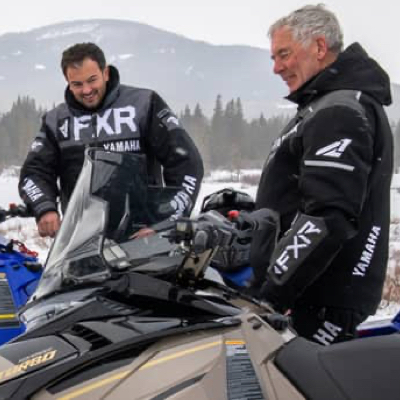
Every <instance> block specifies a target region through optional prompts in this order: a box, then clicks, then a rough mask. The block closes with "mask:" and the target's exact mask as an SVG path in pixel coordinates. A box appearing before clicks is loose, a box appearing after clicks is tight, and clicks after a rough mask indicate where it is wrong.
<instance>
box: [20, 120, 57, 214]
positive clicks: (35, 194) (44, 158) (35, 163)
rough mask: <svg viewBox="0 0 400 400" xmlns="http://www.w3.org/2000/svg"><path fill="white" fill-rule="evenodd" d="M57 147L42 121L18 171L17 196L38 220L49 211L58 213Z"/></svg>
mask: <svg viewBox="0 0 400 400" xmlns="http://www.w3.org/2000/svg"><path fill="white" fill-rule="evenodd" d="M58 162H59V147H58V145H57V142H56V140H55V136H54V135H53V133H52V132H50V131H49V128H48V126H47V125H46V123H45V117H43V120H42V126H41V129H40V131H39V133H38V134H37V135H36V137H35V139H34V140H33V143H32V145H31V148H30V150H29V153H28V155H27V157H26V159H25V162H24V164H23V166H22V168H21V174H20V179H19V184H18V188H19V194H20V196H21V198H22V200H23V201H24V202H25V204H26V205H27V206H28V208H29V209H31V210H32V211H33V213H34V215H35V217H36V219H39V218H40V217H41V216H42V215H43V214H44V213H46V212H48V211H57V196H58V187H57V178H58V172H57V171H58Z"/></svg>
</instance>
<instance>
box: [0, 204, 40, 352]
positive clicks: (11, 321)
mask: <svg viewBox="0 0 400 400" xmlns="http://www.w3.org/2000/svg"><path fill="white" fill-rule="evenodd" d="M14 217H22V218H26V217H30V215H29V213H28V211H27V209H26V208H25V207H24V206H22V205H16V204H10V206H9V208H8V209H2V208H0V223H3V222H4V221H6V220H8V219H10V218H14ZM41 271H42V266H41V264H40V263H39V261H38V259H37V254H36V253H35V252H32V251H30V250H29V249H28V248H27V247H26V246H25V245H24V244H23V243H21V242H19V241H16V240H8V239H6V238H5V237H3V236H0V299H1V305H0V345H1V344H3V343H6V342H8V341H9V340H10V339H12V338H13V337H15V336H17V335H19V334H21V333H22V332H24V331H25V326H24V325H23V324H22V323H21V321H20V320H19V319H18V310H19V309H20V308H21V307H22V306H24V305H25V303H26V302H27V300H28V298H29V297H30V296H31V295H32V294H33V292H34V291H35V289H36V286H37V284H38V282H39V279H40V276H41Z"/></svg>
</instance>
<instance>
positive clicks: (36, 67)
mask: <svg viewBox="0 0 400 400" xmlns="http://www.w3.org/2000/svg"><path fill="white" fill-rule="evenodd" d="M35 69H38V70H44V69H46V66H45V65H43V64H35Z"/></svg>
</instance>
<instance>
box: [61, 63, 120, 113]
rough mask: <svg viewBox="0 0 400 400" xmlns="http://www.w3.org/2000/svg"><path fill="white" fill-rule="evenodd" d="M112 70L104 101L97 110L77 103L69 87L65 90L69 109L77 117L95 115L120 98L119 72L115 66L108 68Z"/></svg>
mask: <svg viewBox="0 0 400 400" xmlns="http://www.w3.org/2000/svg"><path fill="white" fill-rule="evenodd" d="M108 67H109V69H110V79H109V80H108V82H107V89H106V93H105V95H104V98H103V100H102V101H101V102H100V104H99V105H98V106H97V107H96V108H90V109H89V108H86V107H85V106H84V105H83V104H81V103H79V102H78V101H76V99H75V97H74V95H73V94H72V92H71V91H70V90H69V85H68V86H67V87H66V88H65V93H64V98H65V102H66V103H67V105H68V108H69V109H70V110H71V112H72V113H73V114H75V115H82V114H87V113H93V112H97V111H101V110H102V109H105V108H107V107H108V106H109V105H110V104H111V103H113V102H114V100H115V99H116V98H117V97H118V94H119V86H120V83H119V72H118V70H117V68H115V67H114V66H113V65H109V66H108Z"/></svg>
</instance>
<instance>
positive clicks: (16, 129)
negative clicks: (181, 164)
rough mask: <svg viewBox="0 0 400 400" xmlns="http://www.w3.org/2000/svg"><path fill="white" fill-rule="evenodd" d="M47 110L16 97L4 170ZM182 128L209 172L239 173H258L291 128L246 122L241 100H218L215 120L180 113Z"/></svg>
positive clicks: (1, 125)
mask: <svg viewBox="0 0 400 400" xmlns="http://www.w3.org/2000/svg"><path fill="white" fill-rule="evenodd" d="M44 112H45V110H44V109H42V108H40V107H38V106H37V105H36V103H35V100H34V99H32V98H29V97H18V99H17V100H16V101H15V102H14V103H13V105H12V107H11V110H10V111H9V112H6V113H4V114H3V115H1V116H0V168H1V169H2V168H4V167H7V166H10V165H21V164H22V162H23V161H24V159H25V157H26V154H27V152H28V150H29V147H30V145H31V143H32V140H33V138H34V137H35V135H36V134H37V132H38V131H39V129H40V124H41V117H42V115H43V114H44ZM179 117H180V121H181V124H182V125H183V126H184V127H185V129H186V130H187V131H188V132H189V134H190V136H191V137H192V138H193V140H194V141H195V143H196V145H197V146H198V148H199V150H200V152H201V154H202V156H203V159H204V163H205V166H206V170H207V171H210V170H212V169H215V168H220V167H221V168H227V169H230V170H237V169H241V168H249V167H256V168H257V167H258V168H260V167H261V166H262V164H263V162H264V161H265V159H266V157H267V155H268V152H269V149H270V147H271V143H272V142H273V140H274V139H275V138H276V137H277V135H278V134H279V132H280V130H281V129H282V128H283V126H284V125H285V124H286V123H287V121H288V117H284V116H277V117H272V118H265V117H264V116H263V115H262V114H261V115H260V116H259V118H255V119H252V120H250V121H248V120H247V119H246V118H245V115H244V111H243V107H242V103H241V100H240V98H237V99H232V100H229V101H228V102H226V103H225V104H224V103H223V100H222V97H221V96H218V97H217V98H216V101H215V108H214V112H213V115H212V116H211V118H207V117H206V116H205V115H204V114H203V111H202V108H201V105H200V104H197V105H196V106H195V107H194V109H193V110H191V109H190V108H189V106H186V108H185V109H184V110H183V111H182V112H180V113H179Z"/></svg>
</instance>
